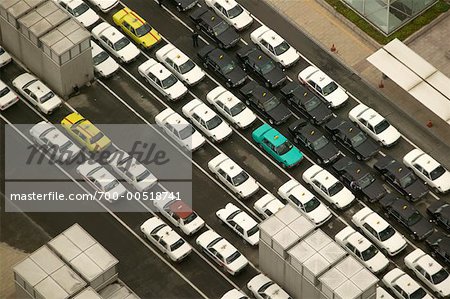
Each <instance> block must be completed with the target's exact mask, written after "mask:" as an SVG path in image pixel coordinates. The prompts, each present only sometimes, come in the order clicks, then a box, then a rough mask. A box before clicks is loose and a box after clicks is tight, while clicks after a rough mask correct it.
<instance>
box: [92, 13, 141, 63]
mask: <svg viewBox="0 0 450 299" xmlns="http://www.w3.org/2000/svg"><path fill="white" fill-rule="evenodd" d="M92 35H93V36H94V38H95V39H96V40H98V41H100V43H101V44H102V45H103V47H105V48H106V49H108V51H109V52H110V53H112V54H113V55H114V56H115V57H116V58H118V59H119V60H120V61H122V62H124V63H129V62H131V61H133V60H134V59H136V58H137V57H138V56H139V54H141V51H139V49H138V48H137V47H136V46H135V45H134V44H133V43H132V42H130V40H129V39H128V38H126V37H125V35H123V34H122V33H121V32H120V31H119V30H117V29H116V28H114V27H113V26H112V25H110V24H108V23H106V22H103V23H100V24H99V25H97V26H95V27H94V29H92Z"/></svg>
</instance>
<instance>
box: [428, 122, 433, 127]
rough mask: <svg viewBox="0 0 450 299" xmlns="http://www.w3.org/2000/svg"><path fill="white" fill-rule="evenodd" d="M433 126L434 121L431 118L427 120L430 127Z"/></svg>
mask: <svg viewBox="0 0 450 299" xmlns="http://www.w3.org/2000/svg"><path fill="white" fill-rule="evenodd" d="M432 126H433V122H432V121H431V120H429V121H428V122H427V127H428V128H431V127H432Z"/></svg>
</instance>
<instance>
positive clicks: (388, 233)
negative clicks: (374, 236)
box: [378, 226, 395, 242]
mask: <svg viewBox="0 0 450 299" xmlns="http://www.w3.org/2000/svg"><path fill="white" fill-rule="evenodd" d="M394 234H395V230H394V229H393V228H392V227H391V226H388V227H386V228H385V229H384V230H382V231H381V232H379V233H378V237H379V239H380V241H381V242H384V241H386V240H387V239H389V238H390V237H392V236H393V235H394Z"/></svg>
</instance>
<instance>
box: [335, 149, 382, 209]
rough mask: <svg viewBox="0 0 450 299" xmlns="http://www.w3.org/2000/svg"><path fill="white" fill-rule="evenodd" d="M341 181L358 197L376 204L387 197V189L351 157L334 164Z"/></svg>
mask: <svg viewBox="0 0 450 299" xmlns="http://www.w3.org/2000/svg"><path fill="white" fill-rule="evenodd" d="M333 170H334V171H335V172H336V173H337V174H338V176H339V179H340V180H341V181H342V182H343V183H344V184H345V185H347V186H348V187H349V188H350V189H351V190H352V191H354V192H355V193H356V194H357V196H358V197H361V198H363V199H364V200H367V201H369V202H375V201H377V200H380V199H381V198H383V196H385V195H386V193H387V192H386V189H385V188H384V187H383V185H382V184H381V182H380V181H379V180H378V179H376V178H375V177H374V176H373V175H372V174H371V173H370V172H369V171H368V170H367V169H366V167H363V166H362V165H360V164H359V163H357V162H355V161H353V160H352V159H350V158H349V157H342V158H341V159H339V160H338V161H337V162H336V163H334V164H333Z"/></svg>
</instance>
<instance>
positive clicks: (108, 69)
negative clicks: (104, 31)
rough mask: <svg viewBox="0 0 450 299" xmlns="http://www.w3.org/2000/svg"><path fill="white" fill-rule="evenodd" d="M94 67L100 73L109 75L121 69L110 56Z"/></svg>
mask: <svg viewBox="0 0 450 299" xmlns="http://www.w3.org/2000/svg"><path fill="white" fill-rule="evenodd" d="M94 68H95V70H96V71H97V72H98V73H100V74H102V75H103V76H105V77H108V76H110V75H111V74H113V73H114V72H116V71H117V70H118V69H119V64H118V63H117V62H115V61H114V59H112V58H111V57H109V58H108V59H106V60H105V61H103V62H102V63H100V64H98V65H96V66H94Z"/></svg>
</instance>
